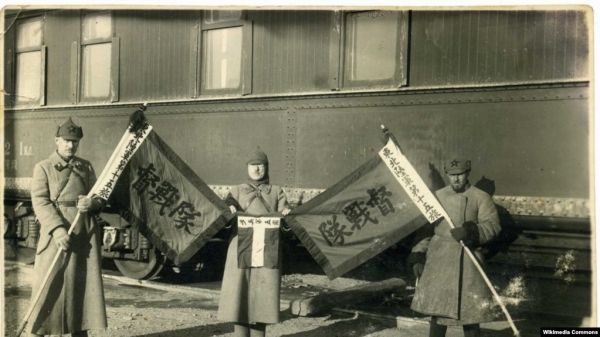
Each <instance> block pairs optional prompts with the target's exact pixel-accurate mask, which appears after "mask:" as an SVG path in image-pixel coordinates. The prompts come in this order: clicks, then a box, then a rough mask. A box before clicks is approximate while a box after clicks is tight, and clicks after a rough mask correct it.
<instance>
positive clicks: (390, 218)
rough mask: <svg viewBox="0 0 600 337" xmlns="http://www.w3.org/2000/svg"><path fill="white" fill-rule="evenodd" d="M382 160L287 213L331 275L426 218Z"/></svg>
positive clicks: (347, 268) (385, 245) (400, 236)
mask: <svg viewBox="0 0 600 337" xmlns="http://www.w3.org/2000/svg"><path fill="white" fill-rule="evenodd" d="M386 153H387V152H386ZM383 159H386V160H387V158H386V157H385V156H384V157H381V156H379V154H377V155H375V156H374V157H373V158H372V159H370V160H369V161H367V162H366V163H365V164H363V165H362V166H361V167H359V168H358V169H357V170H356V171H354V172H352V173H351V174H350V175H348V176H347V177H345V178H344V179H342V180H341V181H340V182H338V183H337V184H335V185H333V186H332V187H330V188H328V189H327V190H325V191H324V192H323V193H321V194H319V195H318V196H316V197H315V198H313V199H312V200H310V201H309V202H307V203H306V204H304V205H301V206H300V207H298V208H296V209H294V210H292V212H291V213H290V214H288V215H287V216H286V217H285V221H286V222H287V223H288V224H289V225H290V226H291V228H292V230H293V231H294V233H295V234H296V236H298V238H299V239H300V240H301V241H302V243H303V244H304V246H305V247H306V248H307V249H308V251H309V252H310V253H311V255H312V256H313V258H314V259H315V260H316V261H317V263H318V264H319V265H320V266H321V267H322V268H323V270H324V271H325V273H326V274H327V276H328V277H329V278H330V279H333V278H336V277H338V276H340V275H342V274H344V273H346V272H348V271H350V270H352V269H353V268H355V267H357V266H359V265H360V264H362V263H363V262H365V261H367V260H368V259H370V258H372V257H373V256H375V255H377V254H379V253H380V252H382V251H383V250H385V249H386V248H388V247H390V246H391V245H393V244H395V243H396V242H398V241H399V240H401V239H403V238H404V237H406V236H407V235H409V234H410V233H412V232H413V231H414V230H416V229H417V228H419V227H420V226H422V225H424V224H425V223H427V220H426V219H425V217H424V216H423V215H422V213H421V211H420V210H419V208H418V207H417V206H416V205H415V203H413V201H412V200H411V198H410V196H409V195H408V194H407V191H406V190H405V189H404V188H403V187H402V186H401V185H400V184H399V182H398V178H397V177H396V175H395V174H394V173H392V171H390V169H389V168H388V164H386V163H385V162H384V160H383ZM403 163H404V162H403ZM404 164H406V163H404ZM399 165H400V164H399ZM409 165H410V164H409ZM407 172H408V171H407ZM411 172H412V171H411ZM415 174H416V173H415Z"/></svg>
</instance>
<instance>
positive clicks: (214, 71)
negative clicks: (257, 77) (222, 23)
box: [203, 27, 242, 89]
mask: <svg viewBox="0 0 600 337" xmlns="http://www.w3.org/2000/svg"><path fill="white" fill-rule="evenodd" d="M203 50H204V60H205V61H204V62H205V63H204V64H205V67H204V69H205V74H204V76H205V85H206V86H205V88H206V89H232V88H238V87H239V86H240V78H241V64H242V27H233V28H222V29H213V30H209V31H206V32H205V36H204V48H203Z"/></svg>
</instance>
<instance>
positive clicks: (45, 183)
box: [29, 118, 107, 336]
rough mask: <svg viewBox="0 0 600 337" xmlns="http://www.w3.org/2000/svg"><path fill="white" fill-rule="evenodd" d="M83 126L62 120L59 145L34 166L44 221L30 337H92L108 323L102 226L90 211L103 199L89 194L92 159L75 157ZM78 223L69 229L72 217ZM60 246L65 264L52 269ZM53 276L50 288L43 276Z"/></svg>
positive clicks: (36, 203) (35, 194)
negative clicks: (65, 336)
mask: <svg viewBox="0 0 600 337" xmlns="http://www.w3.org/2000/svg"><path fill="white" fill-rule="evenodd" d="M82 138H83V130H82V128H81V127H80V126H78V125H76V124H75V123H73V121H72V120H71V118H69V119H68V120H67V121H65V122H64V123H63V124H62V125H60V126H59V127H58V129H57V131H56V137H55V138H54V142H55V144H56V150H55V151H54V152H53V153H52V154H51V155H50V157H48V158H47V159H45V160H43V161H41V162H39V163H37V164H36V165H35V167H34V170H33V180H32V183H31V200H32V204H33V209H34V211H35V214H36V216H37V219H38V221H39V223H40V240H39V242H38V246H37V250H36V259H35V264H34V274H35V278H36V279H35V281H34V284H33V286H32V294H33V295H34V296H35V295H36V294H38V292H39V291H40V289H41V288H45V289H43V290H42V292H41V293H40V296H41V298H40V301H39V304H40V305H38V306H36V307H35V308H34V311H33V312H32V316H31V321H30V322H31V325H30V329H29V332H30V334H31V336H42V335H61V334H67V333H70V334H71V336H87V330H90V329H103V328H106V326H107V323H106V309H105V304H104V292H103V288H102V274H101V260H102V256H101V251H100V249H101V248H100V240H101V229H100V228H99V226H97V225H96V223H95V220H94V218H93V217H92V216H91V215H94V214H96V213H98V212H99V211H100V210H101V209H102V207H103V206H104V200H103V199H102V198H99V197H98V196H86V194H87V193H88V192H89V190H90V189H91V187H92V186H93V185H94V183H95V182H96V174H95V172H94V169H93V168H92V165H91V164H90V162H89V161H87V160H85V159H82V158H80V157H77V156H75V154H76V153H77V149H78V146H79V142H80V140H81V139H82ZM79 213H80V214H84V216H83V217H82V218H80V219H78V221H77V223H78V226H77V227H76V228H75V229H74V230H73V231H72V232H69V227H70V225H71V222H73V223H74V219H76V218H78V217H79ZM60 251H63V252H65V253H64V254H61V255H60V256H61V262H62V263H61V264H62V266H61V267H60V268H54V270H51V271H50V270H49V267H50V266H52V263H51V261H52V260H53V258H54V257H55V256H56V255H57V253H59V252H60ZM49 272H52V273H53V275H52V276H53V277H52V279H51V280H49V281H50V282H48V285H47V286H46V287H43V284H42V283H41V282H40V281H42V280H43V277H44V275H46V274H47V273H49Z"/></svg>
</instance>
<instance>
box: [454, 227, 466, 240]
mask: <svg viewBox="0 0 600 337" xmlns="http://www.w3.org/2000/svg"><path fill="white" fill-rule="evenodd" d="M450 234H451V235H452V237H453V238H454V240H456V241H464V240H465V239H466V238H467V230H466V229H465V228H464V227H454V228H452V229H450Z"/></svg>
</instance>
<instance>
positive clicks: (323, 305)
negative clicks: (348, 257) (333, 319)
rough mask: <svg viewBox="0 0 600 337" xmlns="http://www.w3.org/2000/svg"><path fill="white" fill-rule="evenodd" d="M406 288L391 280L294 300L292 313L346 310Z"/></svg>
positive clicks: (291, 306)
mask: <svg viewBox="0 0 600 337" xmlns="http://www.w3.org/2000/svg"><path fill="white" fill-rule="evenodd" d="M405 288H406V282H405V281H404V280H402V279H399V278H391V279H387V280H383V281H379V282H371V283H369V284H365V285H360V286H356V287H352V288H349V289H344V290H339V291H332V292H328V293H322V294H319V295H315V296H311V297H306V298H301V299H297V300H293V301H292V303H291V304H290V311H291V313H292V314H293V315H297V316H310V315H319V314H322V313H325V312H327V311H329V310H331V309H332V308H334V307H342V308H344V307H347V306H349V305H351V304H353V303H360V302H365V301H369V300H374V299H377V298H382V297H384V296H385V295H387V294H390V293H393V292H399V291H402V290H404V289H405Z"/></svg>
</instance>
